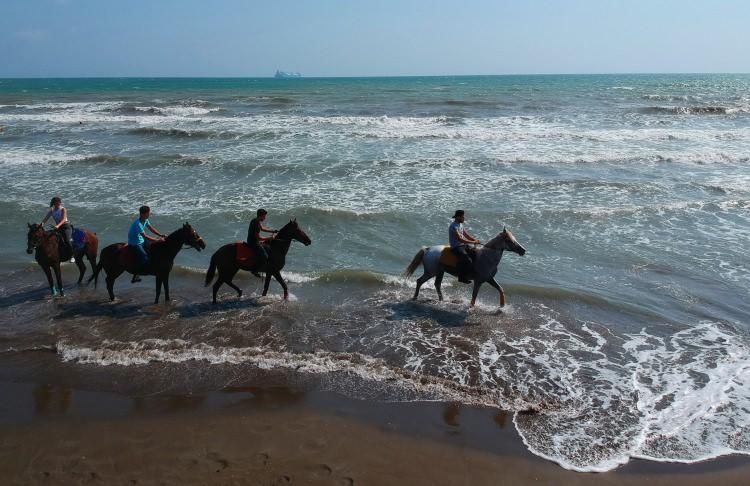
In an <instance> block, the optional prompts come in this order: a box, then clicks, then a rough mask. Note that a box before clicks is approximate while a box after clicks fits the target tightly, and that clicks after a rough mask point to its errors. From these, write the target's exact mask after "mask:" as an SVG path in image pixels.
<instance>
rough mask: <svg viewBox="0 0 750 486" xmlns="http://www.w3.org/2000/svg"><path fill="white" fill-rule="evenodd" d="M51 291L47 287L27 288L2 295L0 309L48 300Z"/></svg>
mask: <svg viewBox="0 0 750 486" xmlns="http://www.w3.org/2000/svg"><path fill="white" fill-rule="evenodd" d="M48 295H49V292H48V291H47V289H45V288H38V289H30V290H25V291H23V292H20V293H12V294H9V295H5V296H2V297H0V309H5V308H8V307H13V306H14V305H18V304H28V303H30V302H39V301H44V300H47V296H48Z"/></svg>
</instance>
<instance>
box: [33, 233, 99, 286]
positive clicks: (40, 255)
mask: <svg viewBox="0 0 750 486" xmlns="http://www.w3.org/2000/svg"><path fill="white" fill-rule="evenodd" d="M28 225H29V233H28V235H27V236H26V241H27V246H26V253H28V254H29V255H31V253H33V252H34V250H36V254H35V255H34V259H35V260H36V262H37V263H38V264H39V266H40V267H42V270H44V274H45V275H47V282H49V288H50V291H51V292H52V296H53V297H54V296H56V295H57V294H58V293H59V294H60V295H61V296H62V295H65V292H64V291H63V284H62V277H61V274H60V262H66V261H68V260H69V259H70V257H71V255H65V254H61V253H60V240H59V237H58V234H57V231H55V230H50V231H45V229H44V227H43V226H42V225H41V224H37V223H35V224H31V223H29V224H28ZM81 231H83V232H84V233H85V234H86V244H85V245H84V246H83V247H82V248H79V249H75V248H74V249H73V255H72V256H73V258H75V261H76V265H77V266H78V282H77V283H78V285H80V284H81V282H82V281H83V275H84V274H85V273H86V265H85V264H84V263H83V256H84V255H85V256H86V258H88V260H89V263H91V271H92V272H96V252H97V251H98V250H99V239H98V238H97V236H96V233H94V232H93V231H89V230H81ZM50 267H52V269H54V271H55V278H57V287H55V285H54V283H53V282H52V272H50ZM90 281H91V279H89V282H90ZM86 283H88V282H86Z"/></svg>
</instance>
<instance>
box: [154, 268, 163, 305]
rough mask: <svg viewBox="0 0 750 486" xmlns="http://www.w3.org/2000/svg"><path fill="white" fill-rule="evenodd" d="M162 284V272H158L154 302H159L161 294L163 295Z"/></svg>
mask: <svg viewBox="0 0 750 486" xmlns="http://www.w3.org/2000/svg"><path fill="white" fill-rule="evenodd" d="M161 284H162V276H161V274H158V273H157V274H156V299H155V300H154V304H158V303H159V296H160V295H161Z"/></svg>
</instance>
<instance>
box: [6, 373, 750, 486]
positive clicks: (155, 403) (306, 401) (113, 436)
mask: <svg viewBox="0 0 750 486" xmlns="http://www.w3.org/2000/svg"><path fill="white" fill-rule="evenodd" d="M0 391H1V392H2V395H3V396H4V397H5V399H4V400H3V405H2V406H1V408H0V413H1V415H0V436H1V437H2V438H1V439H0V478H2V480H3V481H2V482H3V484H19V485H20V484H259V485H261V484H262V485H284V484H309V485H353V484H356V485H363V484H364V485H368V484H369V485H391V484H410V485H433V484H445V485H464V484H471V485H485V484H486V485H490V484H511V483H512V484H576V485H578V484H580V485H588V484H611V485H636V484H654V485H678V484H679V485H683V486H685V485H697V484H738V485H739V484H746V483H747V478H748V477H750V464H748V461H747V460H745V459H743V458H740V457H729V458H724V459H721V460H718V461H712V462H708V463H700V464H695V465H689V466H686V465H675V464H655V463H646V462H642V461H635V462H632V463H630V464H628V465H627V466H625V467H622V468H620V469H618V470H616V471H613V472H607V473H602V474H592V473H576V472H571V471H566V470H564V469H561V468H560V467H559V466H557V465H556V464H553V463H551V462H547V461H544V460H542V459H539V458H538V457H536V456H533V455H532V454H530V453H529V452H527V451H526V450H525V448H524V446H523V444H522V443H521V441H520V438H519V437H518V435H517V434H516V433H515V431H514V429H513V427H512V424H511V423H509V422H510V420H511V416H510V415H509V414H506V413H502V412H498V411H497V410H490V409H484V408H474V407H465V406H460V405H457V404H447V403H437V402H433V403H429V402H428V403H371V402H364V401H358V400H351V399H346V398H344V397H341V396H339V395H336V394H331V393H317V392H316V393H304V392H300V391H295V390H293V389H287V388H243V389H234V390H225V391H224V392H221V393H211V394H208V395H206V396H156V397H137V398H128V397H123V396H120V395H117V394H112V393H103V392H87V391H77V390H72V389H69V388H64V387H56V386H52V385H30V384H7V383H6V384H3V385H0Z"/></svg>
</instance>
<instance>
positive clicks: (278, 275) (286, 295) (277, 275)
mask: <svg viewBox="0 0 750 486" xmlns="http://www.w3.org/2000/svg"><path fill="white" fill-rule="evenodd" d="M273 276H274V278H275V279H276V281H277V282H279V283H280V284H281V288H282V289H284V300H289V289H288V288H287V286H286V282H284V279H283V278H281V272H274V274H273Z"/></svg>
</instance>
